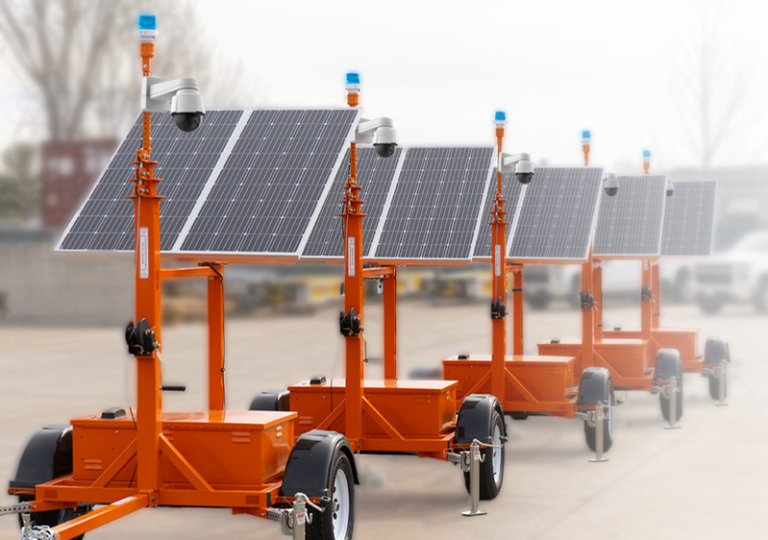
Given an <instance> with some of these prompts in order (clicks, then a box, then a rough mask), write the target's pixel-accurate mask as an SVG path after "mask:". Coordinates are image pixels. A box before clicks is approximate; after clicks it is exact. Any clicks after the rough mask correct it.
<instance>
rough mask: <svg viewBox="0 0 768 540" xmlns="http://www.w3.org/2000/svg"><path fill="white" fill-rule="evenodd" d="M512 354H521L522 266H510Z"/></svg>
mask: <svg viewBox="0 0 768 540" xmlns="http://www.w3.org/2000/svg"><path fill="white" fill-rule="evenodd" d="M512 282H513V285H512V305H513V309H514V313H513V314H512V354H513V355H515V356H522V355H523V267H522V265H514V266H513V267H512Z"/></svg>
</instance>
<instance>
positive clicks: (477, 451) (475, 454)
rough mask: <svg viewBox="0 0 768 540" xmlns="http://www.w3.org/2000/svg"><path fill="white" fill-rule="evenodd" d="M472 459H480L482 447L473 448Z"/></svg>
mask: <svg viewBox="0 0 768 540" xmlns="http://www.w3.org/2000/svg"><path fill="white" fill-rule="evenodd" d="M472 459H474V460H475V461H480V449H479V448H476V449H474V450H472Z"/></svg>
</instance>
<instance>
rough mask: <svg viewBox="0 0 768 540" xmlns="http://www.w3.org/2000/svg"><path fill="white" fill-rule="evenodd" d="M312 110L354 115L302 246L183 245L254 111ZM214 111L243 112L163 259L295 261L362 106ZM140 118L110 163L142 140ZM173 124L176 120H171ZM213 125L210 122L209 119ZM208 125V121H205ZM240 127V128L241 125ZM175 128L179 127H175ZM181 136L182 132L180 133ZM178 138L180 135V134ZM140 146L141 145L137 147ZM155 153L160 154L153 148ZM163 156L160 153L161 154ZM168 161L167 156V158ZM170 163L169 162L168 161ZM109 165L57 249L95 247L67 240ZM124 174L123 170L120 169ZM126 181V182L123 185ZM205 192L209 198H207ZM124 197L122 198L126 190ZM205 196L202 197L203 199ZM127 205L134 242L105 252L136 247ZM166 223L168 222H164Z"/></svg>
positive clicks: (128, 185)
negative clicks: (284, 248) (253, 248)
mask: <svg viewBox="0 0 768 540" xmlns="http://www.w3.org/2000/svg"><path fill="white" fill-rule="evenodd" d="M274 111H277V112H281V111H283V112H285V111H289V112H309V111H319V112H321V113H322V112H329V111H343V112H346V113H349V114H350V115H351V117H352V118H351V121H350V122H349V128H348V130H347V132H346V136H345V137H343V140H342V142H341V144H340V145H339V150H340V151H339V152H338V155H336V157H335V160H334V162H333V166H332V167H331V169H330V172H329V174H328V177H327V178H326V179H325V181H324V182H323V187H322V190H321V192H320V195H319V197H318V198H317V201H316V202H315V205H314V207H313V211H312V213H311V216H309V220H308V221H307V224H306V228H305V229H304V232H303V235H302V237H301V240H300V242H299V245H298V248H297V249H296V250H295V251H293V252H289V253H283V252H280V253H275V252H240V251H225V250H221V251H218V250H217V251H199V250H188V249H184V248H183V244H184V242H185V241H186V239H187V238H188V235H189V233H190V231H191V230H192V228H193V226H194V223H195V222H196V219H197V218H198V217H199V212H200V211H201V210H202V209H203V207H204V205H205V203H206V202H208V197H207V195H210V192H211V190H213V189H214V188H215V187H216V184H217V182H218V181H219V175H220V174H221V172H222V171H223V170H225V169H226V163H227V161H228V160H229V158H230V157H231V156H232V151H233V150H234V148H235V147H236V146H237V144H238V143H239V142H240V141H241V135H242V131H243V129H245V127H246V125H247V123H248V121H249V120H250V119H251V118H252V115H253V114H254V113H265V112H274ZM212 113H240V115H241V116H240V118H239V122H238V124H237V126H236V127H235V128H233V132H232V133H230V135H229V140H228V142H227V143H226V144H225V145H224V150H222V152H221V154H220V155H219V157H218V160H217V161H216V163H215V165H214V166H213V167H212V168H211V170H210V172H209V173H208V175H207V176H206V178H205V179H204V181H202V182H201V184H202V187H201V191H200V193H198V197H197V198H196V199H195V201H194V202H193V203H192V204H191V205H190V212H189V213H188V214H187V216H186V218H185V219H184V222H183V224H181V225H180V226H179V227H177V229H178V232H179V233H182V232H183V233H184V234H178V235H177V236H176V237H174V239H173V242H172V246H171V248H170V249H168V243H169V242H168V241H166V242H165V243H164V247H165V248H166V249H163V250H162V251H161V255H162V257H163V259H166V260H194V261H199V260H233V261H240V260H242V261H254V262H256V261H265V262H266V261H268V262H282V261H295V260H298V258H299V255H300V253H301V250H302V249H303V248H304V245H305V244H306V241H307V239H308V236H309V233H310V232H311V230H312V227H313V226H314V223H315V221H316V219H317V215H318V214H319V212H320V208H321V206H322V204H323V202H324V201H325V198H326V196H327V195H328V191H329V189H330V185H331V182H332V180H333V178H334V176H335V173H336V171H337V170H338V168H339V166H340V163H341V162H342V160H343V156H344V152H343V151H341V149H344V148H348V147H349V143H350V142H351V141H352V139H353V137H354V133H355V130H356V128H357V125H358V123H359V122H360V118H361V115H362V110H361V109H358V108H348V107H323V108H301V109H297V108H289V109H286V108H259V109H221V110H215V109H214V110H209V111H208V117H209V118H210V115H211V114H212ZM158 114H166V113H154V114H153V132H154V133H155V134H156V133H157V130H155V129H154V128H155V125H154V124H156V123H158V122H157V119H158ZM168 118H170V115H168ZM140 121H141V115H139V118H138V120H137V122H136V123H135V124H134V126H133V128H132V130H131V131H129V134H128V135H127V136H126V138H125V139H124V140H123V142H122V143H121V144H120V146H119V147H118V150H117V151H116V152H115V154H114V155H113V158H112V160H110V165H111V164H112V162H113V160H114V159H115V157H116V156H117V155H118V154H120V153H121V151H122V152H123V153H125V152H126V149H125V147H126V146H128V145H130V144H132V143H131V141H133V143H134V144H135V139H137V138H138V140H139V141H140V129H141V127H140ZM165 123H168V122H160V124H161V125H162V124H165ZM170 123H171V124H172V120H171V121H170ZM208 124H209V126H210V122H209V123H208ZM203 125H204V126H205V125H206V123H204V124H203ZM238 127H240V129H239V130H238V129H237V128H238ZM173 129H174V130H175V129H176V128H175V127H173ZM180 136H181V135H180ZM155 138H156V135H155V136H153V151H154V150H155V149H156V146H157V145H156V144H155ZM177 138H178V137H177ZM136 149H138V147H137V148H136ZM130 153H131V155H135V149H132V150H131V152H130ZM153 157H156V154H154V152H153ZM158 157H159V156H158ZM159 161H161V164H160V166H159V168H161V167H162V165H163V160H162V158H161V159H160V160H159ZM165 162H166V163H167V160H166V161H165ZM166 166H167V165H166ZM109 168H110V167H109V166H108V168H107V170H105V172H104V173H102V175H101V176H100V177H99V181H97V182H96V184H95V185H94V187H93V189H92V190H91V192H90V193H89V196H88V198H87V199H86V201H85V202H84V203H83V205H82V206H81V209H80V210H79V211H78V213H77V214H76V215H75V217H74V218H73V219H72V220H71V221H70V223H69V225H68V227H67V229H66V230H65V232H64V235H63V236H62V238H61V240H60V241H59V243H58V244H57V245H58V247H57V250H59V251H92V250H89V249H80V250H73V249H69V248H66V247H65V246H64V242H65V240H66V239H67V237H68V235H70V234H71V232H72V230H73V227H74V226H75V224H76V222H77V219H78V218H79V216H80V213H81V211H82V209H83V208H86V206H87V205H88V203H89V201H90V200H91V198H92V196H93V194H94V193H96V192H97V190H99V189H100V187H101V182H102V177H103V176H104V175H105V174H107V172H108V170H109ZM120 174H123V173H120ZM123 176H124V179H123V180H122V181H121V182H122V183H120V184H117V183H116V185H119V186H121V187H120V189H122V190H125V192H126V193H125V194H129V193H130V192H131V191H132V184H131V183H130V182H128V181H126V180H127V178H129V177H132V176H133V169H132V167H131V169H130V173H129V174H128V175H127V176H126V175H125V174H123ZM157 176H158V177H161V178H162V176H161V174H158V175H157ZM123 184H124V185H123ZM162 186H163V183H161V184H160V187H162ZM203 196H205V198H203ZM120 199H121V200H123V199H122V192H121V196H120ZM201 199H202V200H201ZM125 202H126V204H125V208H126V210H125V211H123V213H124V214H125V216H122V217H123V220H124V221H125V220H127V221H128V222H129V223H130V233H131V240H130V244H129V245H128V244H127V243H125V242H124V244H126V245H125V246H123V245H122V244H121V246H120V247H121V248H122V249H104V250H102V251H105V252H132V251H133V247H134V240H133V233H134V226H133V205H132V204H131V203H130V201H129V200H125ZM170 202H172V201H168V199H165V200H163V201H162V202H161V215H162V213H163V210H162V209H163V207H164V206H165V207H167V206H168V205H169V203H170ZM164 225H165V224H164ZM164 225H161V227H163V228H162V229H161V235H164V234H165V233H163V231H166V230H167V226H164Z"/></svg>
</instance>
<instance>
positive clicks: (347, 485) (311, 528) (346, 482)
mask: <svg viewBox="0 0 768 540" xmlns="http://www.w3.org/2000/svg"><path fill="white" fill-rule="evenodd" d="M328 488H329V490H328V493H330V497H331V502H330V504H328V505H327V506H326V507H325V512H316V511H314V510H311V509H309V511H310V512H311V513H312V523H309V524H307V540H351V539H352V531H353V529H354V525H355V477H354V475H353V474H352V465H351V464H350V463H349V458H348V457H347V455H346V454H345V453H344V452H342V451H337V454H336V456H335V457H334V460H333V469H332V472H331V475H330V485H329V486H328ZM337 505H340V506H339V507H337ZM344 521H346V526H345V523H344Z"/></svg>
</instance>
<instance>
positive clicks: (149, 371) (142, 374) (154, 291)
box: [131, 42, 162, 501]
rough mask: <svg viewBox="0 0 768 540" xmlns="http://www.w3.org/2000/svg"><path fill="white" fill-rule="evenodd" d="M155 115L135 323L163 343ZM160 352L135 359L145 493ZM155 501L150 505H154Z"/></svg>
mask: <svg viewBox="0 0 768 540" xmlns="http://www.w3.org/2000/svg"><path fill="white" fill-rule="evenodd" d="M154 53H155V45H154V43H151V42H143V43H142V44H141V60H142V73H143V75H144V76H145V77H149V76H150V75H151V74H152V58H153V57H154ZM151 135H152V113H149V112H144V113H143V114H142V147H141V149H140V150H137V151H136V162H134V163H135V165H136V171H135V172H136V176H135V178H134V179H133V181H134V182H135V184H134V189H133V195H131V198H133V208H134V225H135V228H134V234H135V242H136V243H135V249H136V320H137V321H138V320H140V319H146V320H147V322H148V323H149V326H150V327H151V328H152V329H153V330H154V332H155V336H156V339H157V342H158V343H162V340H161V320H160V314H161V305H160V301H161V291H160V199H161V197H159V196H158V195H157V184H158V182H160V181H161V180H160V179H158V178H155V177H154V166H155V165H156V164H157V163H156V162H154V161H152V155H151V151H152V140H151ZM158 352H159V349H158V350H156V351H154V352H153V353H152V354H151V355H150V356H136V364H137V373H136V382H137V413H136V420H137V438H138V449H137V453H138V457H137V461H138V463H137V467H138V472H137V481H138V487H139V490H140V491H144V492H154V491H156V490H157V489H158V488H159V482H160V473H159V458H160V450H159V444H158V438H159V436H160V432H161V430H162V394H161V390H160V386H161V384H162V382H161V378H160V358H159V356H158ZM153 499H154V497H152V498H151V499H150V501H152V500H153Z"/></svg>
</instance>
